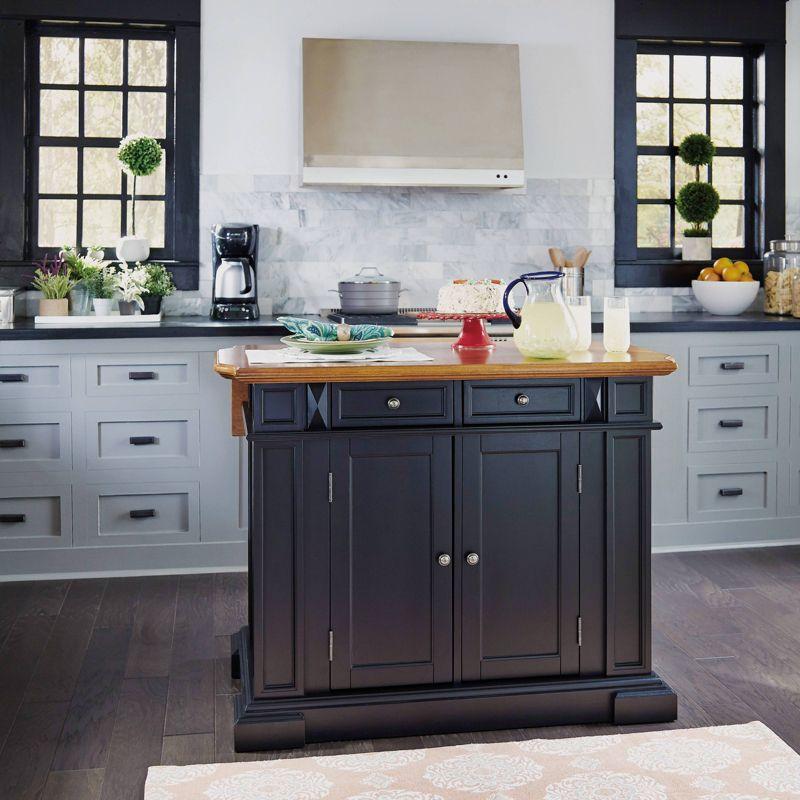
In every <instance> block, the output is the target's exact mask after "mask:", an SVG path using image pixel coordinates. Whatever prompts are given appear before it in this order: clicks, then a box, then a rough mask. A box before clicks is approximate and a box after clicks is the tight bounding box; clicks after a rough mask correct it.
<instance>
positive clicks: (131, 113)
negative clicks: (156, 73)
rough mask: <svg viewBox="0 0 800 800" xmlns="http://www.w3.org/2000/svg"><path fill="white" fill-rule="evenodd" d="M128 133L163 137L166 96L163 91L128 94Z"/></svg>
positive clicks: (164, 134) (165, 117) (165, 121)
mask: <svg viewBox="0 0 800 800" xmlns="http://www.w3.org/2000/svg"><path fill="white" fill-rule="evenodd" d="M128 133H130V134H132V135H136V134H141V135H144V136H154V137H155V138H156V139H163V138H164V137H165V136H166V135H167V96H166V94H164V92H131V93H130V94H129V95H128Z"/></svg>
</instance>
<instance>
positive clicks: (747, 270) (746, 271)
mask: <svg viewBox="0 0 800 800" xmlns="http://www.w3.org/2000/svg"><path fill="white" fill-rule="evenodd" d="M733 266H734V267H739V271H740V272H741V273H742V275H745V274H747V275H749V274H750V267H749V266H748V265H747V262H746V261H734V262H733Z"/></svg>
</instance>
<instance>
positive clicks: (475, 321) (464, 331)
mask: <svg viewBox="0 0 800 800" xmlns="http://www.w3.org/2000/svg"><path fill="white" fill-rule="evenodd" d="M417 319H437V320H448V319H460V320H461V321H462V324H461V333H460V334H459V336H458V339H456V340H455V342H453V345H452V346H453V349H454V350H494V342H493V341H492V340H491V338H490V336H489V334H488V333H487V332H486V320H487V319H508V317H507V316H506V315H505V314H439V313H438V312H436V311H423V312H422V313H420V314H417Z"/></svg>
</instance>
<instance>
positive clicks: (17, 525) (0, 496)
mask: <svg viewBox="0 0 800 800" xmlns="http://www.w3.org/2000/svg"><path fill="white" fill-rule="evenodd" d="M71 496H72V495H71V489H70V487H69V486H59V487H52V488H36V489H27V488H22V487H14V488H10V489H0V550H30V549H35V548H46V547H69V546H70V545H71V544H72V503H71Z"/></svg>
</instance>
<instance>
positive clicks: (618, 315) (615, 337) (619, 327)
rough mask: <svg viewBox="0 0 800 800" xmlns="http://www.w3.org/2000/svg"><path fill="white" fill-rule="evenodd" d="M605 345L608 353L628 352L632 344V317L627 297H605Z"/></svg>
mask: <svg viewBox="0 0 800 800" xmlns="http://www.w3.org/2000/svg"><path fill="white" fill-rule="evenodd" d="M603 346H604V347H605V348H606V352H607V353H627V352H628V349H629V348H630V346H631V317H630V311H629V310H628V298H627V297H606V298H605V301H604V303H603Z"/></svg>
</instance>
